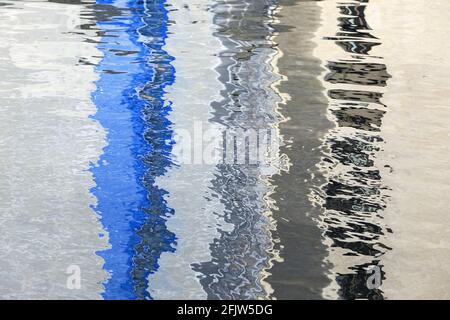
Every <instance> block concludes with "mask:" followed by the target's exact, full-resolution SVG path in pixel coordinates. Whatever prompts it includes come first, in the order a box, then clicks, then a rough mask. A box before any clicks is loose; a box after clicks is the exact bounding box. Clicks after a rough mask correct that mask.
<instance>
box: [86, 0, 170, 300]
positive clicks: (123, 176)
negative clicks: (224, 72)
mask: <svg viewBox="0 0 450 320" xmlns="http://www.w3.org/2000/svg"><path fill="white" fill-rule="evenodd" d="M164 2H165V1H163V0H156V1H152V0H147V1H128V2H123V1H107V0H103V1H102V0H98V1H97V9H98V10H108V9H107V8H108V7H113V8H114V10H113V11H114V12H115V14H114V15H113V16H111V17H109V18H104V17H105V15H102V14H101V13H99V16H101V17H102V18H101V19H98V21H97V28H98V29H99V30H100V33H101V35H102V38H101V42H100V43H99V45H98V49H99V50H101V51H102V53H103V54H104V58H103V60H102V61H101V62H100V64H99V65H98V66H97V71H98V72H99V74H100V79H99V80H98V81H97V82H96V85H97V90H96V91H95V92H94V93H93V95H92V99H93V101H94V102H95V104H96V106H97V109H98V112H97V113H96V115H95V116H94V118H95V119H96V120H98V121H99V122H100V124H101V125H102V126H103V127H104V128H105V129H106V130H107V143H108V145H107V146H106V147H105V149H104V150H103V151H104V152H103V155H102V156H101V158H100V161H99V165H98V166H96V167H93V168H92V172H93V174H94V177H95V181H96V185H97V186H96V187H95V188H94V189H92V193H93V194H94V195H95V196H96V197H97V200H98V202H97V205H96V207H95V210H96V211H97V212H98V213H99V215H100V219H101V222H102V224H103V227H104V228H105V230H106V231H107V232H108V233H109V243H110V244H111V248H110V249H108V250H105V251H101V252H98V254H99V255H100V256H102V257H103V258H104V260H105V265H104V268H105V270H107V271H108V272H109V273H110V276H111V277H110V279H109V280H108V281H107V283H105V291H104V293H103V297H104V298H105V299H150V298H151V297H150V295H149V293H148V290H147V288H148V275H149V274H150V273H154V272H156V271H157V269H158V267H159V266H158V259H159V257H160V255H161V253H162V252H168V251H170V252H173V251H174V245H175V235H174V234H173V233H171V232H170V231H168V230H167V227H166V225H165V222H166V218H167V216H169V215H171V214H173V210H172V209H170V208H169V207H167V204H166V201H165V199H164V197H165V195H166V193H167V192H166V191H165V190H163V189H161V188H159V187H158V186H157V185H156V184H155V178H156V177H157V176H160V175H163V174H165V172H166V170H167V168H168V167H169V166H171V165H172V163H171V159H170V155H171V150H172V144H173V140H172V130H171V129H170V125H171V123H170V121H169V120H168V119H167V116H168V114H169V113H170V111H171V110H172V108H171V104H170V103H169V102H167V101H165V100H164V98H163V96H164V88H165V87H166V86H168V85H171V84H172V83H173V81H174V72H175V71H174V69H173V67H172V66H171V64H170V63H171V61H172V60H173V58H172V57H170V56H169V55H168V54H167V52H165V51H164V50H163V46H164V44H165V39H166V37H167V22H168V19H167V10H166V9H165V7H164Z"/></svg>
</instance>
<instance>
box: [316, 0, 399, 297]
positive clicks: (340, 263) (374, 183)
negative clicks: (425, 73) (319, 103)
mask: <svg viewBox="0 0 450 320" xmlns="http://www.w3.org/2000/svg"><path fill="white" fill-rule="evenodd" d="M367 3H368V1H353V2H346V3H339V5H338V6H337V9H338V10H339V12H340V16H339V18H338V21H339V24H338V27H339V31H338V32H337V33H336V35H335V36H330V37H326V38H325V39H326V40H332V41H335V43H336V45H337V46H339V47H341V48H342V49H343V50H344V52H345V53H346V55H347V57H346V58H345V59H339V60H336V61H329V62H328V63H327V64H326V66H325V67H326V69H327V74H326V75H325V78H324V80H325V82H326V83H328V85H327V87H328V92H327V94H328V97H329V99H330V103H329V116H330V119H331V120H332V121H334V123H335V124H336V127H335V128H334V129H332V130H330V132H329V133H328V135H327V136H326V137H325V141H324V144H325V146H326V148H327V149H328V152H327V153H324V155H323V158H322V161H321V162H320V164H319V167H320V168H321V170H322V172H324V175H325V176H326V180H327V182H326V183H325V184H324V185H323V186H322V188H321V190H313V191H312V199H313V201H317V202H318V203H320V205H321V206H322V208H323V209H324V213H323V215H322V217H321V219H320V224H321V226H322V228H323V230H324V237H325V241H326V242H327V243H329V245H330V249H329V253H330V254H329V260H330V262H331V263H333V264H334V269H335V270H334V271H333V277H334V279H333V280H334V283H335V286H336V289H335V290H336V291H337V292H336V293H337V294H338V296H339V297H341V298H344V299H355V298H367V299H383V293H382V291H381V289H380V288H373V289H372V288H369V287H368V286H367V280H368V277H369V275H370V273H368V270H369V269H370V268H372V267H374V266H376V267H378V268H379V269H380V275H381V279H380V280H382V279H384V273H383V271H382V267H383V266H382V264H381V263H380V256H381V255H383V254H384V253H385V252H386V251H387V250H390V248H389V247H387V246H386V245H385V244H384V242H385V237H386V233H387V232H392V230H390V229H389V228H388V226H386V225H385V224H384V223H383V216H382V212H383V210H384V208H385V207H386V204H387V195H386V193H385V192H384V190H386V189H387V187H386V186H385V185H384V183H383V180H382V177H381V174H380V170H379V169H378V168H377V167H376V166H375V164H374V159H375V158H376V156H377V153H378V152H379V151H380V150H381V148H382V143H383V140H382V138H381V137H380V134H379V132H380V130H381V127H382V119H383V116H384V113H385V112H386V106H385V105H384V104H383V103H382V102H381V99H382V97H383V93H382V91H381V90H380V89H381V88H382V87H385V86H386V85H387V80H388V79H389V77H390V75H389V74H388V72H387V70H386V65H385V64H383V63H379V62H375V61H376V60H379V59H380V57H373V56H370V51H371V49H372V48H373V47H374V46H377V45H380V44H381V42H380V41H379V39H377V38H376V37H375V36H373V35H372V34H371V33H370V30H371V28H370V26H369V25H368V22H367V20H366V17H365V9H366V5H367ZM331 288H332V286H330V287H328V288H327V290H330V289H331ZM327 290H326V291H327ZM326 291H325V294H326V295H328V296H329V295H332V293H330V292H328V293H327V292H326Z"/></svg>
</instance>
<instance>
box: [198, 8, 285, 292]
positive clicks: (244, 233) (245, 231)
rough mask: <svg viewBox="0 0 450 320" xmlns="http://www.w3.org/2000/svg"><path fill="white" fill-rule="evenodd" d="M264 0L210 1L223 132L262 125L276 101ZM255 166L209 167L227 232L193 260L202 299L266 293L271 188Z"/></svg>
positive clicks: (216, 117) (216, 116) (273, 119)
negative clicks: (218, 45)
mask: <svg viewBox="0 0 450 320" xmlns="http://www.w3.org/2000/svg"><path fill="white" fill-rule="evenodd" d="M271 6H273V2H272V1H256V0H255V1H218V2H217V4H216V5H215V6H214V7H213V11H214V13H215V19H214V22H215V24H216V25H217V26H218V31H217V32H216V34H215V36H217V37H219V38H220V40H221V41H222V43H223V45H224V46H225V47H226V50H225V51H223V52H222V53H221V54H220V57H221V59H222V64H221V65H220V66H219V67H218V69H217V70H218V72H219V73H220V77H219V80H220V81H221V82H222V83H224V84H225V90H223V91H222V92H221V94H222V96H223V100H221V101H218V102H215V103H213V104H212V106H213V110H214V111H213V117H212V119H211V120H210V121H211V122H214V123H218V124H221V125H222V126H224V128H225V129H226V130H227V132H228V133H233V132H235V131H236V130H238V129H255V130H259V129H267V128H270V126H271V125H273V124H276V123H277V121H278V119H277V116H276V114H275V111H274V106H275V101H276V99H277V97H276V94H275V92H274V91H273V89H271V88H270V84H271V83H273V82H274V81H275V79H276V77H275V75H274V74H273V73H272V72H271V69H270V66H269V65H268V64H267V60H268V59H269V58H270V55H271V54H273V53H274V50H273V49H272V48H271V47H272V43H271V41H270V40H269V38H268V37H269V36H270V35H271V34H272V31H273V30H272V28H271V27H270V25H269V22H270V10H271ZM264 174H265V173H264V172H263V169H262V167H261V166H260V165H257V164H255V165H251V164H243V165H241V164H235V165H233V164H221V165H218V166H217V172H216V174H215V176H216V178H215V179H214V180H213V181H212V187H211V189H212V190H211V193H212V195H213V196H215V197H217V198H218V199H220V202H221V203H222V204H223V205H224V208H225V209H224V212H223V213H222V214H223V216H224V220H225V221H226V222H227V223H229V224H231V225H232V228H231V230H229V228H227V230H224V229H219V233H220V237H219V238H218V239H215V240H214V241H213V243H212V244H211V245H210V250H211V255H212V257H213V258H212V260H211V261H209V262H202V263H198V264H195V265H194V266H193V268H194V270H196V271H198V272H200V273H202V274H203V276H202V277H201V284H202V285H203V287H204V290H205V291H206V292H207V294H208V298H210V299H256V298H267V297H269V295H270V288H269V287H268V286H267V284H265V283H264V277H265V269H267V268H268V267H269V266H270V261H271V259H272V258H273V256H274V254H273V252H272V250H273V242H272V236H271V231H270V230H271V229H272V228H273V226H272V225H271V224H272V222H271V220H270V217H268V216H267V215H266V214H265V213H266V212H267V211H268V206H267V204H266V202H265V201H264V197H265V195H266V194H267V193H268V192H270V191H271V187H270V186H269V185H268V184H267V183H264V182H263V181H261V179H260V176H262V175H264Z"/></svg>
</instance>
